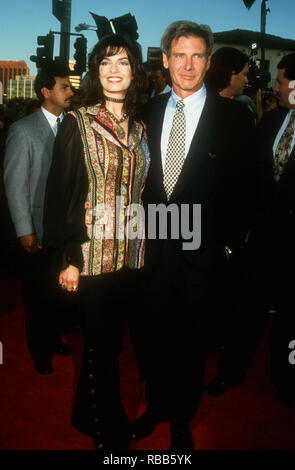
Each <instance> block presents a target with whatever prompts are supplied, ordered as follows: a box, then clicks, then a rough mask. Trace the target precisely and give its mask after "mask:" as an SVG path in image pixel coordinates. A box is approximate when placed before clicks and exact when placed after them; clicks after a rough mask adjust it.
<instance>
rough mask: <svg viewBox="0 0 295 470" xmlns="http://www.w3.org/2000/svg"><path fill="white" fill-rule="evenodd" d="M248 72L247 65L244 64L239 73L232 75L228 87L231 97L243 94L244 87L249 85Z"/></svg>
mask: <svg viewBox="0 0 295 470" xmlns="http://www.w3.org/2000/svg"><path fill="white" fill-rule="evenodd" d="M248 72H249V67H248V64H246V65H245V66H244V68H243V69H242V70H241V71H240V72H239V73H233V74H232V76H231V81H230V85H229V87H230V89H231V94H232V95H233V96H240V95H242V94H243V91H244V87H245V85H247V84H248V83H249V82H248Z"/></svg>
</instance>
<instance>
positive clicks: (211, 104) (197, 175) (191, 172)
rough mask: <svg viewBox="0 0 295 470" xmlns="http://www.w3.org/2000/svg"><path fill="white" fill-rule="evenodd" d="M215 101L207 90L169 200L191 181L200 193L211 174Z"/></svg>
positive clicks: (214, 130) (213, 151) (175, 196)
mask: <svg viewBox="0 0 295 470" xmlns="http://www.w3.org/2000/svg"><path fill="white" fill-rule="evenodd" d="M215 122H216V103H215V100H214V95H212V94H211V93H210V91H208V90H207V97H206V101H205V105H204V108H203V111H202V114H201V116H200V120H199V122H198V126H197V128H196V131H195V134H194V137H193V139H192V142H191V145H190V148H189V151H188V154H187V156H186V159H185V161H184V164H183V167H182V170H181V173H180V175H179V178H178V181H177V183H176V185H175V187H174V190H173V192H172V194H171V197H170V202H172V201H173V200H174V199H178V198H179V196H180V194H181V192H182V191H183V190H184V189H185V188H186V187H187V186H188V185H189V182H190V181H192V182H193V185H194V186H195V187H196V188H199V191H198V192H200V193H202V188H203V187H208V185H207V184H206V181H207V179H206V178H207V177H208V175H210V174H211V171H210V167H212V162H213V160H214V159H215V157H216V150H215V147H214V144H215V142H216V138H215V134H216V125H215Z"/></svg>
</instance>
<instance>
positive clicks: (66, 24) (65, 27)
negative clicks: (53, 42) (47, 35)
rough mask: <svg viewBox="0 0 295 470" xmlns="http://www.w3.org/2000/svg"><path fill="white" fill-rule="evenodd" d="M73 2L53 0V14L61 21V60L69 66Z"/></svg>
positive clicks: (70, 0) (69, 0)
mask: <svg viewBox="0 0 295 470" xmlns="http://www.w3.org/2000/svg"><path fill="white" fill-rule="evenodd" d="M71 9H72V0H52V13H53V15H54V16H55V17H56V18H57V19H58V20H59V21H60V32H61V36H60V49H59V55H60V58H61V60H62V61H63V62H64V63H65V64H66V65H68V63H69V56H70V34H71Z"/></svg>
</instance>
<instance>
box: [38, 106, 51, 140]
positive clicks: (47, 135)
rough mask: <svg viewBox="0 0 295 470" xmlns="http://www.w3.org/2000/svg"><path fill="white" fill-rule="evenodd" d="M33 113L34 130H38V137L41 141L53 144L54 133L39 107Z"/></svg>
mask: <svg viewBox="0 0 295 470" xmlns="http://www.w3.org/2000/svg"><path fill="white" fill-rule="evenodd" d="M35 114H36V120H35V122H36V131H37V132H38V137H40V138H41V140H42V141H43V142H48V143H50V144H53V142H54V140H55V135H54V133H53V130H52V129H51V127H50V124H49V122H48V121H47V119H46V117H45V116H44V114H43V112H42V111H41V109H39V111H37V112H36V113H35Z"/></svg>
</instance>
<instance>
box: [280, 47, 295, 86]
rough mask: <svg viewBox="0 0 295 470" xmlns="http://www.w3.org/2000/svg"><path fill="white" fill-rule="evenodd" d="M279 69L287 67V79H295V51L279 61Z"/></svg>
mask: <svg viewBox="0 0 295 470" xmlns="http://www.w3.org/2000/svg"><path fill="white" fill-rule="evenodd" d="M278 69H285V73H284V76H285V77H286V78H287V80H295V52H291V54H288V55H285V57H283V58H282V60H281V61H280V62H279V63H278Z"/></svg>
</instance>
